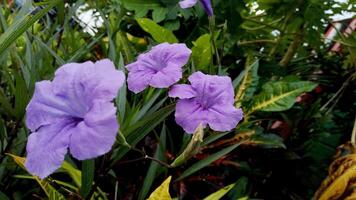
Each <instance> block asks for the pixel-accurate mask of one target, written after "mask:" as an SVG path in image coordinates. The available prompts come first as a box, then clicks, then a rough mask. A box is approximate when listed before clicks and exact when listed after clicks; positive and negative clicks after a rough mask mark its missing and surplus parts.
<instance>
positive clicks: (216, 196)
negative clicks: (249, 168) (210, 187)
mask: <svg viewBox="0 0 356 200" xmlns="http://www.w3.org/2000/svg"><path fill="white" fill-rule="evenodd" d="M234 186H235V184H230V185H228V186H226V187H223V188H221V189H220V190H218V191H216V192H214V193H212V194H210V195H209V196H207V197H205V198H204V200H219V199H221V198H222V197H223V196H225V194H227V193H228V192H229V191H230V190H231V189H232V188H234Z"/></svg>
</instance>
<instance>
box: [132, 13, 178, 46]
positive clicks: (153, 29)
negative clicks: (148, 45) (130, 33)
mask: <svg viewBox="0 0 356 200" xmlns="http://www.w3.org/2000/svg"><path fill="white" fill-rule="evenodd" d="M137 22H138V24H139V25H140V27H141V28H142V29H143V30H144V31H146V32H147V33H149V34H150V35H151V36H152V37H153V39H154V40H156V41H157V42H158V43H163V42H168V43H177V42H178V39H177V38H176V36H174V34H173V33H172V31H169V30H167V29H165V28H163V27H162V26H160V25H158V24H156V23H155V22H154V21H152V20H150V19H147V18H140V19H137Z"/></svg>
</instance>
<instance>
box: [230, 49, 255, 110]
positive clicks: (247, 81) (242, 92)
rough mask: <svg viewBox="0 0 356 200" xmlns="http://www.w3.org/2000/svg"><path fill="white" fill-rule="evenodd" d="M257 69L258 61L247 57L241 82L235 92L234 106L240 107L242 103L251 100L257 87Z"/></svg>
mask: <svg viewBox="0 0 356 200" xmlns="http://www.w3.org/2000/svg"><path fill="white" fill-rule="evenodd" d="M258 67H259V61H258V60H256V59H254V58H253V57H252V56H248V57H247V60H246V64H245V70H244V71H243V72H242V73H244V76H243V79H242V82H241V83H240V85H239V87H238V88H237V91H236V96H235V105H236V107H241V102H242V101H248V100H250V99H251V98H252V96H253V94H254V93H255V91H256V87H257V85H258V79H259V77H258V74H257V72H258Z"/></svg>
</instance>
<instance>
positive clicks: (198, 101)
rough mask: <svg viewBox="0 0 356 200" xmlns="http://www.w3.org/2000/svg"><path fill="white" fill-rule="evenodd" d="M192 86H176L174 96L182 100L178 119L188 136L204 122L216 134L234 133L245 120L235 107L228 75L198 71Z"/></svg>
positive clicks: (170, 92) (173, 90) (179, 104)
mask: <svg viewBox="0 0 356 200" xmlns="http://www.w3.org/2000/svg"><path fill="white" fill-rule="evenodd" d="M188 79H189V82H190V83H191V84H190V85H188V84H180V85H174V86H173V87H172V88H171V89H170V91H169V96H170V97H178V98H179V99H180V100H178V102H177V105H176V111H175V119H176V122H177V124H179V125H180V126H181V127H183V129H184V130H185V131H186V132H187V133H193V132H194V130H195V129H196V128H197V127H198V125H199V124H200V123H202V125H203V126H204V127H206V125H209V127H210V128H211V129H213V130H215V131H230V130H232V129H233V128H235V127H236V125H237V124H238V123H239V121H240V120H241V119H242V117H243V113H242V110H241V109H237V108H235V107H234V90H233V86H232V82H231V79H230V78H229V77H228V76H215V75H205V74H203V73H202V72H195V73H193V74H192V75H191V76H190V77H189V78H188Z"/></svg>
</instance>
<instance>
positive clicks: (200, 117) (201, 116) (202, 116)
mask: <svg viewBox="0 0 356 200" xmlns="http://www.w3.org/2000/svg"><path fill="white" fill-rule="evenodd" d="M174 116H175V119H176V122H177V124H179V125H180V126H181V127H183V129H184V130H185V131H186V132H187V133H193V132H194V130H195V129H196V128H197V127H198V125H199V124H200V123H202V125H203V127H206V124H207V122H208V112H207V111H206V110H204V109H202V108H201V106H200V105H199V104H198V103H197V102H196V101H195V100H194V99H182V100H179V101H178V103H177V105H176V112H175V114H174Z"/></svg>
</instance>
